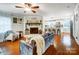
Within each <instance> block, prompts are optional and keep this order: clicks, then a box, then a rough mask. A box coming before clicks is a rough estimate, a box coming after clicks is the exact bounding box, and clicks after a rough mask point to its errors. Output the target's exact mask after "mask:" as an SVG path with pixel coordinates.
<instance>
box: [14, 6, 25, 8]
mask: <svg viewBox="0 0 79 59" xmlns="http://www.w3.org/2000/svg"><path fill="white" fill-rule="evenodd" d="M15 7H16V8H24V7H23V6H15Z"/></svg>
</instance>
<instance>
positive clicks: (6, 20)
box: [0, 16, 11, 33]
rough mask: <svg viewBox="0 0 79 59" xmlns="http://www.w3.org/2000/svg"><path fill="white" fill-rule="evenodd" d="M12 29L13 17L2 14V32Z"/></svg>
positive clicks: (0, 25) (0, 31)
mask: <svg viewBox="0 0 79 59" xmlns="http://www.w3.org/2000/svg"><path fill="white" fill-rule="evenodd" d="M8 30H11V18H10V17H4V16H0V33H3V32H6V31H8Z"/></svg>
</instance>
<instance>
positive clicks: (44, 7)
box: [0, 3, 76, 17]
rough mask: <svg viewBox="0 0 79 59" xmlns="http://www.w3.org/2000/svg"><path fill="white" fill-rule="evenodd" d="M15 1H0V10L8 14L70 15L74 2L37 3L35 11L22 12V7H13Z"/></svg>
mask: <svg viewBox="0 0 79 59" xmlns="http://www.w3.org/2000/svg"><path fill="white" fill-rule="evenodd" d="M15 5H17V4H16V3H0V12H5V13H9V14H18V15H26V14H31V15H42V16H52V17H53V16H60V15H62V16H63V15H66V16H68V15H71V14H72V12H73V10H74V8H75V5H76V4H75V3H38V4H37V5H39V6H40V8H39V10H38V12H37V13H35V14H34V13H32V12H28V11H27V12H26V13H24V9H23V8H15Z"/></svg>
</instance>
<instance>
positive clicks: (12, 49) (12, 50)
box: [0, 40, 20, 55]
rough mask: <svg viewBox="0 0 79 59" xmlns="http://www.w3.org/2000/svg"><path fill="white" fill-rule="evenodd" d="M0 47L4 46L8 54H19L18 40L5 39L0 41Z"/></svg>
mask: <svg viewBox="0 0 79 59" xmlns="http://www.w3.org/2000/svg"><path fill="white" fill-rule="evenodd" d="M0 47H5V48H6V49H7V53H6V54H9V55H19V54H20V52H19V40H16V41H14V42H12V41H6V42H3V43H0Z"/></svg>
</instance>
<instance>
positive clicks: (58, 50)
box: [43, 34, 79, 55]
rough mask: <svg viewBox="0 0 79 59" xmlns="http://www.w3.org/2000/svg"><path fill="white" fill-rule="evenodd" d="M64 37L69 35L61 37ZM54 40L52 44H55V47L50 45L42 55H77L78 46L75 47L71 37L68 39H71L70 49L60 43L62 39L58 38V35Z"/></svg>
mask: <svg viewBox="0 0 79 59" xmlns="http://www.w3.org/2000/svg"><path fill="white" fill-rule="evenodd" d="M65 35H69V34H64V35H63V36H65ZM69 36H70V35H69ZM54 38H55V42H54V43H56V46H57V47H55V46H54V45H51V46H50V47H49V48H48V49H47V50H46V52H45V53H44V54H43V55H79V46H78V45H77V43H76V41H75V39H74V38H73V37H72V36H71V37H70V39H71V46H70V47H67V46H65V45H64V44H63V43H62V42H61V40H62V38H60V37H59V36H58V35H55V36H54ZM67 44H68V43H67Z"/></svg>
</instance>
